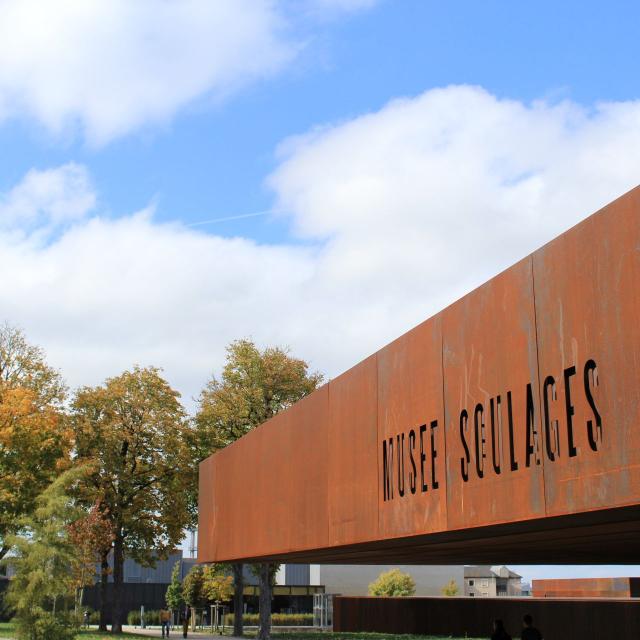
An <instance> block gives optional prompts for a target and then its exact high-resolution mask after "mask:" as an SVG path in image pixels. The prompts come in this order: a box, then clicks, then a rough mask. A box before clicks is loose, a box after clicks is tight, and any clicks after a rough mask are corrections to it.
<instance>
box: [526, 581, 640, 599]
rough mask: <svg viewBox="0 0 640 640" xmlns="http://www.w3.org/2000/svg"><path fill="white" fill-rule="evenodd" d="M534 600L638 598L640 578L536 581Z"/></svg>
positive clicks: (534, 583)
mask: <svg viewBox="0 0 640 640" xmlns="http://www.w3.org/2000/svg"><path fill="white" fill-rule="evenodd" d="M531 586H532V590H533V597H534V598H638V597H640V578H559V579H554V580H534V581H533V583H532V585H531Z"/></svg>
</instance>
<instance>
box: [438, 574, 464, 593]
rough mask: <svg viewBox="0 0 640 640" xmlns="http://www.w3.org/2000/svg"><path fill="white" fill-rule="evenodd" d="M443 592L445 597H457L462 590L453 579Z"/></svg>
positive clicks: (443, 588)
mask: <svg viewBox="0 0 640 640" xmlns="http://www.w3.org/2000/svg"><path fill="white" fill-rule="evenodd" d="M441 591H442V595H443V596H457V595H458V592H459V591H460V589H458V583H457V582H456V581H455V580H454V579H453V578H452V579H451V580H449V582H448V583H447V584H445V585H444V587H442V589H441Z"/></svg>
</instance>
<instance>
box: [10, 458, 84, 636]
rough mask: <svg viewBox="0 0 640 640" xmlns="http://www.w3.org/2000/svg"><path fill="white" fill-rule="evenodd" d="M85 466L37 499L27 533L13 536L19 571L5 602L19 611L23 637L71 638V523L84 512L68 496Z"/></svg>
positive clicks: (74, 623) (75, 555)
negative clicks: (72, 484) (71, 485)
mask: <svg viewBox="0 0 640 640" xmlns="http://www.w3.org/2000/svg"><path fill="white" fill-rule="evenodd" d="M81 472H82V470H79V469H74V470H71V471H68V472H67V473H65V474H63V475H62V476H61V477H60V478H58V479H57V480H56V481H54V482H53V483H52V484H51V485H50V486H49V487H48V488H47V489H46V490H45V491H44V492H43V493H42V494H41V495H40V496H39V497H38V498H37V499H36V507H35V510H34V512H33V514H32V515H31V516H25V517H24V518H23V520H22V522H21V526H22V530H23V532H24V533H23V535H18V536H15V537H13V538H12V539H11V543H12V548H13V550H14V551H13V554H12V556H11V564H12V566H13V567H14V569H15V575H14V577H13V579H12V580H11V582H10V585H9V589H8V592H7V603H8V604H9V606H10V607H11V608H13V609H14V610H15V619H16V622H17V626H18V635H19V637H20V638H24V639H25V640H70V639H71V638H73V637H75V633H76V631H77V624H78V620H77V618H75V616H73V615H72V613H71V612H70V611H69V604H70V603H71V602H72V601H73V597H74V592H75V590H76V581H75V579H74V575H73V571H71V570H70V567H73V566H74V565H76V564H77V563H78V561H79V558H78V550H77V548H76V546H75V544H74V541H73V540H72V539H71V538H70V537H69V535H68V533H69V526H70V524H71V523H73V522H74V521H75V520H77V518H78V516H79V515H80V511H79V510H78V508H77V507H76V505H75V504H74V501H73V499H72V498H71V497H69V495H68V494H67V488H68V486H69V484H70V483H71V482H74V481H77V480H78V477H79V476H80V474H81Z"/></svg>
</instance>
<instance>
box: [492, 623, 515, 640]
mask: <svg viewBox="0 0 640 640" xmlns="http://www.w3.org/2000/svg"><path fill="white" fill-rule="evenodd" d="M491 640H511V636H510V635H509V634H508V633H507V631H506V629H505V628H504V623H503V622H502V620H494V621H493V633H492V634H491Z"/></svg>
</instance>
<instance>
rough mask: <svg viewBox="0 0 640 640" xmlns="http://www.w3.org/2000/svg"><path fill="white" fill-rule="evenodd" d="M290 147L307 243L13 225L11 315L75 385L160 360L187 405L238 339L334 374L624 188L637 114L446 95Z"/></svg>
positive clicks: (144, 228) (404, 104)
mask: <svg viewBox="0 0 640 640" xmlns="http://www.w3.org/2000/svg"><path fill="white" fill-rule="evenodd" d="M282 153H283V154H284V155H283V156H282V161H281V164H280V166H279V168H278V169H277V171H276V172H275V173H274V174H273V176H271V178H270V180H269V183H270V184H271V186H272V188H273V189H274V190H275V193H276V195H277V200H278V201H279V206H284V207H287V208H288V209H289V210H290V211H291V215H292V221H293V224H294V227H295V229H296V231H297V233H298V234H300V235H302V236H304V237H305V238H306V239H307V242H305V243H302V245H300V244H299V243H298V244H296V243H293V242H292V243H289V244H287V243H283V244H281V245H268V246H260V245H258V244H256V243H255V242H252V241H251V240H248V239H243V238H236V239H229V238H222V237H217V236H213V235H207V234H204V233H201V232H199V231H195V230H193V229H187V228H185V227H184V226H182V225H181V224H178V223H176V224H159V223H157V222H155V221H154V219H153V212H152V211H145V212H140V213H137V214H135V215H125V216H123V217H121V218H120V219H117V220H113V219H105V218H101V217H98V216H95V215H94V216H93V217H91V218H87V217H86V216H85V217H84V218H80V219H79V220H77V221H76V222H75V223H74V224H73V225H72V226H70V227H68V226H67V227H65V228H63V229H62V230H61V231H60V233H59V234H57V235H56V236H55V237H54V239H52V240H51V241H49V242H47V243H45V244H43V243H34V242H32V241H31V235H27V236H26V237H22V238H17V237H16V236H15V234H10V233H8V232H6V231H5V232H4V233H0V253H1V255H2V257H3V269H4V273H5V274H11V277H6V275H5V277H3V278H2V279H0V308H2V310H3V316H4V318H6V319H7V320H9V321H10V322H13V323H18V324H20V325H22V326H23V327H24V328H25V330H26V331H27V334H28V335H29V337H30V338H31V339H32V340H34V341H36V342H39V343H41V344H42V346H43V347H45V349H46V350H47V352H48V353H49V355H50V358H51V360H52V362H53V363H54V364H56V365H57V366H59V367H60V368H62V370H63V372H64V373H65V375H66V376H67V377H68V379H69V381H70V383H71V384H72V385H76V384H81V383H97V382H99V381H101V380H102V379H103V378H104V377H106V376H107V375H113V374H117V373H118V372H119V371H121V370H122V369H123V368H125V367H130V366H131V365H132V364H133V363H136V362H137V363H140V364H142V365H145V364H157V365H159V366H163V367H164V368H165V372H166V375H167V377H168V379H169V380H170V381H171V383H172V384H174V385H175V386H177V387H178V388H179V389H180V390H181V391H183V392H184V394H185V395H186V396H187V398H189V397H190V396H193V395H196V394H197V393H198V391H199V389H200V388H201V386H202V384H203V383H204V382H205V380H206V379H207V377H208V376H209V374H210V373H211V372H212V370H214V369H219V367H220V365H221V363H222V358H223V355H224V346H225V344H227V343H228V342H229V341H231V340H233V339H235V338H238V337H243V336H252V337H253V338H254V339H255V340H256V341H258V342H259V343H261V344H288V345H290V346H291V347H292V349H293V351H294V353H296V354H297V355H300V356H301V357H304V358H307V359H310V360H311V361H312V363H313V366H314V367H316V368H320V369H321V370H323V371H325V372H327V373H328V374H329V375H335V374H337V373H339V372H340V371H341V370H343V369H345V368H347V367H349V366H350V365H352V364H354V363H356V362H357V361H358V360H360V359H361V358H363V357H365V356H367V355H368V354H369V353H371V352H373V351H375V350H376V349H378V348H380V347H381V346H382V345H384V344H385V343H386V342H387V341H389V340H390V339H392V338H394V337H395V336H397V335H399V334H400V333H402V332H404V331H405V330H407V329H409V328H410V327H412V326H413V325H415V324H417V323H418V322H420V321H421V320H423V319H424V318H426V317H428V316H429V315H430V314H432V313H433V312H436V311H438V310H439V309H440V308H441V307H442V306H443V305H445V304H446V303H448V302H450V301H452V300H453V299H455V298H456V297H458V296H459V295H461V294H462V293H464V292H465V291H466V290H468V289H469V288H471V287H472V286H473V285H476V284H479V283H481V282H482V281H483V280H485V279H487V278H488V277H490V276H492V275H493V274H495V273H496V272H497V271H498V270H500V269H501V268H503V267H506V266H508V265H509V264H511V263H512V262H513V261H515V260H517V259H519V258H520V257H522V256H523V255H525V254H526V253H527V252H529V251H530V250H532V249H535V248H536V247H537V246H539V245H540V244H541V243H543V242H544V241H545V240H548V239H550V238H551V237H552V236H554V235H555V234H557V233H559V232H561V231H563V230H564V229H566V228H567V227H569V226H570V225H572V224H573V223H574V222H577V221H578V220H579V219H580V218H582V217H584V216H586V215H588V214H589V213H591V212H592V211H594V210H595V209H597V208H598V207H600V206H601V205H604V204H606V203H607V202H608V201H610V200H612V199H613V198H615V197H616V196H618V195H620V194H622V193H623V192H624V191H626V190H628V189H629V188H631V187H633V186H634V185H635V184H636V183H637V182H638V180H639V179H640V103H637V102H636V103H619V104H605V105H600V106H598V107H596V108H595V109H593V110H589V109H584V108H581V107H580V106H578V105H575V104H570V103H562V104H558V105H546V104H543V103H540V104H534V105H524V104H522V103H519V102H515V101H506V100H498V99H496V98H495V97H493V96H491V95H490V94H488V93H486V92H484V91H482V90H481V89H477V88H469V87H451V88H447V89H441V90H434V91H429V92H427V93H425V94H423V95H421V96H418V97H416V98H413V99H405V100H399V101H395V102H392V103H390V104H389V105H388V106H386V107H385V108H384V109H382V110H381V111H379V112H377V113H372V114H369V115H365V116H362V117H360V118H357V119H355V120H353V121H350V122H346V123H343V124H340V125H337V126H334V127H324V128H322V129H319V130H318V131H315V132H311V133H310V134H308V135H306V136H303V137H300V138H297V139H294V140H291V141H289V142H288V143H287V144H286V145H284V147H283V151H282ZM63 169H64V168H62V169H59V170H53V173H55V172H56V171H62V170H63ZM76 169H77V168H76ZM28 182H29V180H28V179H25V183H28ZM81 191H82V190H81ZM10 199H11V198H9V197H8V196H7V197H5V200H10ZM38 206H39V207H40V209H42V210H47V204H46V203H44V202H40V204H39V205H38ZM80 209H82V207H80ZM71 217H73V216H71ZM14 220H15V218H14Z"/></svg>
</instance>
